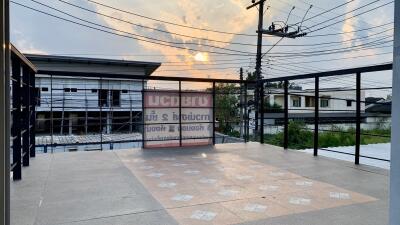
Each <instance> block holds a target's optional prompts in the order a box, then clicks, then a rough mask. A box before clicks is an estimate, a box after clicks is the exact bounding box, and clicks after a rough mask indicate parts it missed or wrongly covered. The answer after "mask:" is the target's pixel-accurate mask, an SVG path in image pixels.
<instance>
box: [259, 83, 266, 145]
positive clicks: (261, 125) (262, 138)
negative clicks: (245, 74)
mask: <svg viewBox="0 0 400 225" xmlns="http://www.w3.org/2000/svg"><path fill="white" fill-rule="evenodd" d="M264 95H265V93H264V83H261V87H260V114H261V115H260V120H261V121H260V143H261V144H264Z"/></svg>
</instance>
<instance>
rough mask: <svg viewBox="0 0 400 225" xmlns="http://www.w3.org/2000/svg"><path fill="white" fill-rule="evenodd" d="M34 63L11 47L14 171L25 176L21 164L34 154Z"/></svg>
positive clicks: (17, 175)
mask: <svg viewBox="0 0 400 225" xmlns="http://www.w3.org/2000/svg"><path fill="white" fill-rule="evenodd" d="M35 73H36V68H35V66H34V65H33V64H32V63H30V62H29V60H27V59H26V58H25V57H24V55H23V54H21V53H20V52H19V51H18V50H17V49H16V48H15V47H13V46H12V47H11V80H10V87H11V96H12V99H11V144H12V145H11V148H12V151H11V153H12V163H11V171H12V172H13V179H14V180H20V179H21V178H22V166H24V167H25V166H29V159H30V157H35V154H36V152H35V132H34V131H35V119H36V116H35V104H34V90H35Z"/></svg>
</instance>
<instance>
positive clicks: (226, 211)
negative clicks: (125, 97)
mask: <svg viewBox="0 0 400 225" xmlns="http://www.w3.org/2000/svg"><path fill="white" fill-rule="evenodd" d="M387 198H388V171H387V170H383V169H377V168H373V167H367V166H355V165H353V164H352V163H348V162H343V161H338V160H332V159H328V158H323V157H318V158H314V157H312V156H310V155H309V154H305V153H301V152H295V151H283V150H282V149H281V148H277V147H273V146H269V145H260V144H258V143H248V144H223V145H216V146H215V147H214V148H213V147H197V148H184V149H162V150H146V151H142V150H140V149H132V150H119V151H104V152H74V153H57V154H40V155H39V156H38V157H37V158H35V159H33V160H32V163H31V166H30V167H28V168H24V169H23V180H22V181H18V182H11V218H12V221H11V222H12V224H18V225H31V224H38V225H46V224H51V225H55V224H71V225H92V224H93V225H94V224H96V225H98V224H100V225H102V224H107V225H109V224H111V225H125V224H140V225H142V224H143V225H144V224H145V225H153V224H154V225H168V224H183V225H190V224H260V225H261V224H262V225H314V224H324V225H350V224H351V225H358V224H359V225H376V224H387V217H388V213H387V212H388V201H387Z"/></svg>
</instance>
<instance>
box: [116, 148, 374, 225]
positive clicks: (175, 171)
mask: <svg viewBox="0 0 400 225" xmlns="http://www.w3.org/2000/svg"><path fill="white" fill-rule="evenodd" d="M118 156H119V157H120V159H121V161H122V162H123V163H124V164H125V166H126V167H127V168H129V170H130V171H131V172H132V173H133V174H134V175H135V176H136V177H137V178H138V179H139V180H140V181H141V182H142V184H143V185H144V186H145V187H146V189H147V190H148V191H149V192H150V193H151V194H152V195H153V196H154V197H155V198H156V199H157V200H158V201H159V202H160V203H161V205H162V206H163V207H164V208H166V209H167V211H168V213H169V214H170V215H172V217H173V218H174V219H175V220H177V221H178V222H179V223H180V224H185V225H187V224H221V225H223V224H232V223H239V222H248V221H252V220H259V219H265V218H270V217H278V216H284V215H290V214H295V213H304V212H309V211H316V210H321V209H327V208H333V207H339V206H345V205H352V204H359V203H366V202H371V201H375V200H376V199H375V198H373V197H370V196H366V195H362V194H359V193H356V192H353V191H349V190H346V189H343V188H340V187H337V186H334V185H330V184H327V183H323V182H319V181H316V180H312V179H308V178H306V177H303V176H300V175H298V174H295V173H292V172H289V171H287V170H284V169H279V168H277V167H274V166H271V165H268V164H265V163H260V162H256V161H254V160H251V159H246V158H243V157H240V156H238V155H236V154H229V153H225V154H206V153H202V154H198V155H189V156H188V155H183V156H179V155H178V156H174V157H166V156H165V155H160V156H154V157H149V158H147V159H143V158H141V157H138V155H137V154H134V153H132V152H127V151H121V152H118Z"/></svg>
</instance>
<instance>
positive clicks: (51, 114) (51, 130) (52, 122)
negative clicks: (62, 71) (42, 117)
mask: <svg viewBox="0 0 400 225" xmlns="http://www.w3.org/2000/svg"><path fill="white" fill-rule="evenodd" d="M53 133H54V118H53V75H50V135H51V136H50V144H51V145H50V146H51V153H53V146H54V140H53Z"/></svg>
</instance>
